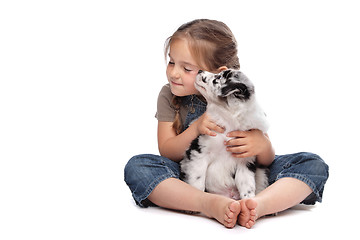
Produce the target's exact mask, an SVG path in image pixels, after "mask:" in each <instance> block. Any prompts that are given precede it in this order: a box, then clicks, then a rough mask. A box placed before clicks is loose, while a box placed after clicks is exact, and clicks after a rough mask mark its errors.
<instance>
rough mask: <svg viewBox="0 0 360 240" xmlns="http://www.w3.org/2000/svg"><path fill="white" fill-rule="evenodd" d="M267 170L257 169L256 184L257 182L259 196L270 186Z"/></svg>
mask: <svg viewBox="0 0 360 240" xmlns="http://www.w3.org/2000/svg"><path fill="white" fill-rule="evenodd" d="M267 171H268V170H267V169H266V168H257V169H256V172H255V182H256V191H255V194H258V193H259V192H261V191H262V190H264V189H265V188H267V187H268V186H269V182H268V177H267Z"/></svg>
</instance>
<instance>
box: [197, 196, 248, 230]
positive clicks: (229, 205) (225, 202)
mask: <svg viewBox="0 0 360 240" xmlns="http://www.w3.org/2000/svg"><path fill="white" fill-rule="evenodd" d="M240 209H241V208H240V203H239V202H238V201H235V200H232V199H229V198H226V197H223V196H220V195H213V196H212V197H211V198H210V199H209V201H207V203H204V211H203V213H204V214H205V215H206V216H208V217H210V218H215V219H216V220H218V221H219V222H220V223H221V224H223V225H224V226H225V227H227V228H233V227H234V226H235V224H236V221H237V218H238V215H239V213H240Z"/></svg>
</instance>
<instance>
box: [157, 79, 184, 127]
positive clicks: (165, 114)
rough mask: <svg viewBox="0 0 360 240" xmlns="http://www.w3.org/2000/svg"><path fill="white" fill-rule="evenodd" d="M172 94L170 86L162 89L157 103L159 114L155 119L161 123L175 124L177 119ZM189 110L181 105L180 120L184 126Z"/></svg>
mask: <svg viewBox="0 0 360 240" xmlns="http://www.w3.org/2000/svg"><path fill="white" fill-rule="evenodd" d="M173 96H174V94H172V92H171V89H170V85H169V84H166V85H164V86H163V87H162V89H161V91H160V93H159V96H158V101H157V112H156V114H155V117H156V118H157V120H158V121H160V122H173V121H174V119H175V114H176V112H175V107H174V106H173V105H172V104H171V101H172V98H173ZM187 112H188V108H187V107H186V106H183V105H180V111H179V113H180V118H181V122H182V123H183V124H184V122H185V119H186V115H187Z"/></svg>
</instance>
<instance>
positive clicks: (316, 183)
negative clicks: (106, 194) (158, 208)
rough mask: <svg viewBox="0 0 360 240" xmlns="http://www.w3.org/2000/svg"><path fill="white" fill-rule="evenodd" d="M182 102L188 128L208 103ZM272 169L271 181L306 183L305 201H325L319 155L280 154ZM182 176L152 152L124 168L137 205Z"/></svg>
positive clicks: (325, 167)
mask: <svg viewBox="0 0 360 240" xmlns="http://www.w3.org/2000/svg"><path fill="white" fill-rule="evenodd" d="M183 103H185V104H188V106H189V109H192V110H189V113H188V115H187V117H186V121H185V124H184V129H186V128H187V127H188V126H189V124H190V123H191V122H192V121H193V120H195V119H196V118H198V117H199V116H201V114H203V113H204V112H205V110H206V104H205V103H203V102H202V101H201V100H200V99H198V98H197V97H196V96H195V97H194V96H188V97H185V99H183ZM269 169H270V175H269V184H273V183H274V182H275V181H277V180H279V179H281V178H284V177H291V178H296V179H298V180H301V181H303V182H304V183H306V184H307V185H308V186H309V187H310V188H311V189H312V191H313V192H312V194H310V195H309V196H308V197H307V198H306V199H305V200H304V201H303V202H302V203H304V204H315V202H316V201H318V202H321V201H322V195H323V191H324V186H325V183H326V180H327V179H328V177H329V167H328V165H327V164H326V163H325V162H324V161H323V160H322V159H321V158H320V157H319V156H318V155H316V154H313V153H307V152H300V153H294V154H287V155H277V156H275V159H274V161H273V163H272V164H271V165H270V166H269ZM179 176H180V166H179V164H178V163H176V162H174V161H172V160H170V159H168V158H165V157H162V156H158V155H152V154H143V155H137V156H134V157H132V158H131V159H130V160H129V162H128V163H127V164H126V166H125V169H124V178H125V182H126V184H127V185H128V186H129V188H130V190H131V192H132V196H133V198H134V200H135V202H136V204H138V205H139V206H141V207H147V206H150V205H152V203H151V202H150V201H149V200H148V199H147V198H148V196H149V195H150V193H151V192H152V191H153V190H154V188H155V187H156V186H157V185H158V184H159V183H161V182H162V181H164V180H165V179H168V178H177V179H179Z"/></svg>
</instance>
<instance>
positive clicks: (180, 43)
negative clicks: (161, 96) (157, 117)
mask: <svg viewBox="0 0 360 240" xmlns="http://www.w3.org/2000/svg"><path fill="white" fill-rule="evenodd" d="M169 57H170V61H169V63H168V65H167V68H166V76H167V78H168V81H169V83H170V88H171V92H172V93H173V94H174V95H176V96H180V97H181V96H187V95H191V94H199V92H198V91H197V90H196V89H195V86H194V82H195V79H196V75H197V73H198V71H199V70H200V68H199V67H198V66H197V65H196V62H195V60H194V59H193V58H192V56H191V54H190V50H189V48H188V43H187V41H186V40H185V39H174V40H172V42H171V45H170V51H169Z"/></svg>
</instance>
